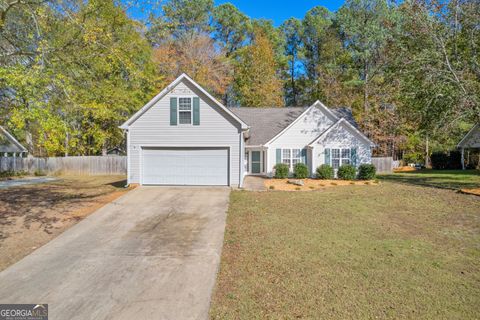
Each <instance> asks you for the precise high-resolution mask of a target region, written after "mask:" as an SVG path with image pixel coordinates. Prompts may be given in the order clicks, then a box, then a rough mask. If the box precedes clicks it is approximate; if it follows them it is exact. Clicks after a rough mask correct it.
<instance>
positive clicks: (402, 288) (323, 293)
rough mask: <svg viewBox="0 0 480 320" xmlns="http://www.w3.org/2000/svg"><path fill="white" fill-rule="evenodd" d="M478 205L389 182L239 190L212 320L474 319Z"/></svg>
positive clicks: (479, 271)
mask: <svg viewBox="0 0 480 320" xmlns="http://www.w3.org/2000/svg"><path fill="white" fill-rule="evenodd" d="M479 205H480V202H479V200H478V198H477V197H475V196H469V195H463V194H459V193H455V192H452V191H450V190H442V189H434V188H425V187H418V186H412V185H408V184H396V183H389V182H385V183H383V184H382V187H381V188H364V187H361V186H345V187H342V188H326V189H324V190H322V192H305V193H296V192H294V193H292V192H271V193H269V192H266V193H265V192H264V193H261V192H257V193H255V192H232V194H231V199H230V208H229V212H228V217H227V228H226V232H225V242H224V248H223V253H222V262H221V268H220V272H219V275H218V280H217V285H216V289H215V292H214V296H213V301H212V307H211V310H210V315H211V318H213V319H290V318H307V319H375V318H380V319H403V318H410V319H422V318H423V319H474V318H477V316H478V314H480V303H478V302H479V300H480V286H479V283H480V235H479V234H480V233H479V230H480V210H479V209H478V208H479ZM460 208H461V210H459V209H460Z"/></svg>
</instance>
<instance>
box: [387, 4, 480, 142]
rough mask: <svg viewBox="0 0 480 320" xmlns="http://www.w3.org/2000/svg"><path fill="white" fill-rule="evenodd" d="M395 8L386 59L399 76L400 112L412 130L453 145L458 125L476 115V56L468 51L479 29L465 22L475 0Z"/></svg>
mask: <svg viewBox="0 0 480 320" xmlns="http://www.w3.org/2000/svg"><path fill="white" fill-rule="evenodd" d="M457 4H458V6H457ZM473 7H476V10H475V9H474V10H472V11H471V9H472V8H473ZM463 8H465V9H463ZM400 9H401V13H402V25H401V33H400V34H399V35H398V36H397V37H396V38H397V41H396V42H395V46H394V47H393V48H392V49H393V50H395V52H396V53H395V55H393V56H392V59H391V62H390V64H391V66H392V68H393V69H394V71H395V73H394V74H393V73H392V77H393V76H395V77H396V78H397V79H398V81H399V88H400V91H399V97H398V99H399V100H400V102H401V104H400V108H399V113H400V114H401V116H402V117H403V118H404V119H406V120H407V121H408V122H409V123H410V124H411V125H414V127H413V129H414V130H413V132H412V134H415V135H420V136H422V137H423V139H424V141H426V140H427V139H428V140H429V141H430V145H432V144H433V145H434V146H435V145H438V144H441V145H442V148H445V149H448V148H453V147H454V146H455V144H456V143H457V142H458V140H459V139H460V137H461V135H462V132H461V130H459V127H461V126H462V125H463V123H464V122H470V123H475V122H476V121H479V118H480V106H479V100H480V99H479V90H480V83H479V81H478V79H479V77H478V74H477V73H476V70H478V69H476V68H478V57H477V58H475V54H472V53H473V52H474V51H471V50H472V49H473V50H476V48H478V46H479V44H480V42H479V40H478V38H479V37H480V32H479V30H478V28H476V27H474V26H473V25H472V24H471V23H469V22H468V21H471V20H470V19H471V18H473V17H474V16H475V15H476V16H477V17H478V9H479V4H478V3H477V4H475V2H473V1H472V2H470V1H467V2H465V3H463V4H462V5H460V3H457V2H455V1H454V2H452V3H449V4H445V3H443V2H437V1H431V2H428V3H427V2H423V1H418V2H415V3H405V4H403V5H402V6H401V8H400ZM469 9H470V10H469ZM474 12H476V13H474ZM464 14H465V15H464ZM472 14H473V16H472ZM465 18H467V19H466V20H464V19H465ZM476 59H477V60H476ZM452 138H453V139H452ZM424 145H425V146H426V142H425V144H424ZM430 150H431V148H430Z"/></svg>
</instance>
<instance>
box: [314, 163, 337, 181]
mask: <svg viewBox="0 0 480 320" xmlns="http://www.w3.org/2000/svg"><path fill="white" fill-rule="evenodd" d="M333 176H334V172H333V168H332V166H330V165H328V164H322V165H321V166H319V167H318V168H317V178H318V179H323V180H331V179H333Z"/></svg>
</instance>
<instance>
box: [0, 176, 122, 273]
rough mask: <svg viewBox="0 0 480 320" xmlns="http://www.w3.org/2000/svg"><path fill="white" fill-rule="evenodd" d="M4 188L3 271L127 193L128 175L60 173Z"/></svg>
mask: <svg viewBox="0 0 480 320" xmlns="http://www.w3.org/2000/svg"><path fill="white" fill-rule="evenodd" d="M58 178H59V180H56V181H52V182H48V183H42V184H34V185H24V186H17V187H10V188H7V189H1V190H0V248H1V249H2V255H0V270H3V269H5V268H6V267H8V266H9V265H11V264H13V263H15V262H16V261H18V260H20V259H21V258H23V257H24V256H26V255H27V254H29V253H30V252H32V251H33V250H35V249H36V248H38V247H40V246H42V245H43V244H45V243H47V242H48V241H50V240H51V239H53V238H54V237H56V236H58V235H59V234H60V233H62V232H63V231H64V230H66V229H68V228H69V227H71V226H72V225H74V224H75V223H77V222H78V221H80V220H82V219H83V218H85V217H86V216H88V215H89V214H91V213H92V212H94V211H95V210H96V209H98V208H100V207H101V206H103V205H105V204H106V203H109V202H111V201H112V200H114V199H115V198H117V197H119V196H120V195H122V194H123V193H125V192H126V191H127V190H128V189H125V188H124V186H125V184H126V181H125V176H59V177H58Z"/></svg>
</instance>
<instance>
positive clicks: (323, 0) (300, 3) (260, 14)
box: [128, 0, 344, 26]
mask: <svg viewBox="0 0 480 320" xmlns="http://www.w3.org/2000/svg"><path fill="white" fill-rule="evenodd" d="M226 2H231V3H233V4H234V5H235V6H236V7H237V8H239V9H240V11H242V12H243V13H245V14H246V15H248V16H249V17H251V18H266V19H271V20H273V21H274V23H275V25H276V26H278V25H280V24H281V23H282V22H283V21H285V20H286V19H288V18H290V17H296V18H299V19H301V18H303V16H304V15H305V13H306V12H307V11H308V10H310V9H311V8H313V7H315V6H319V5H320V6H324V7H327V8H328V9H330V10H331V11H336V10H337V9H338V8H339V7H340V6H341V5H342V3H343V2H344V0H330V1H328V0H316V1H314V0H297V1H278V0H277V1H276V0H243V1H242V0H215V4H216V5H219V4H222V3H226ZM150 11H151V8H150V7H144V8H132V9H130V10H129V11H128V13H129V14H130V15H131V16H132V17H133V18H136V19H142V18H146V17H148V14H149V12H150Z"/></svg>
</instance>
